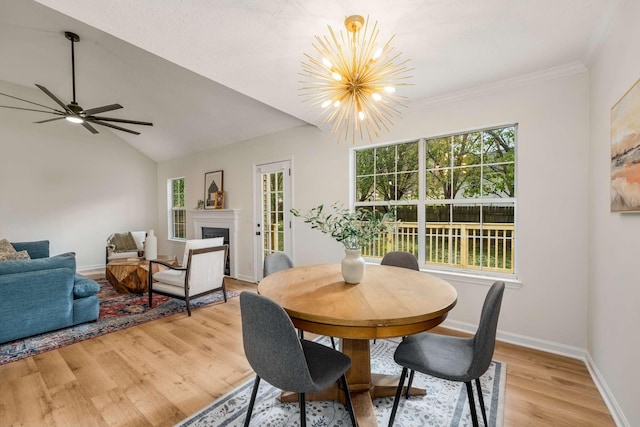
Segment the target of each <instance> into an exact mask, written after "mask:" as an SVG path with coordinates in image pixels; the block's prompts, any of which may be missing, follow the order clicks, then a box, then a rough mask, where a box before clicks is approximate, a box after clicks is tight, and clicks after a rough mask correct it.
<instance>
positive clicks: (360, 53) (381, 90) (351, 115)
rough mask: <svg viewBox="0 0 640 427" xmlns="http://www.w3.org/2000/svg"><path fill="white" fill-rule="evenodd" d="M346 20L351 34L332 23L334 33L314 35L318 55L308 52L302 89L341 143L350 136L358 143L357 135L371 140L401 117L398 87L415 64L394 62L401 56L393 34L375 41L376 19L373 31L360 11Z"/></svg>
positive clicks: (403, 83) (404, 104) (401, 102)
mask: <svg viewBox="0 0 640 427" xmlns="http://www.w3.org/2000/svg"><path fill="white" fill-rule="evenodd" d="M367 21H368V20H367ZM344 25H345V27H346V29H347V33H346V34H345V33H343V32H342V31H340V32H339V37H337V36H336V33H335V32H334V31H333V29H332V28H331V26H328V27H329V33H330V35H331V37H330V38H328V37H327V36H324V37H318V36H316V40H317V42H318V43H317V44H315V43H313V44H312V46H313V47H314V48H315V51H316V53H317V54H318V57H314V56H311V55H308V54H306V53H305V57H306V58H307V59H308V62H305V61H303V62H302V72H301V75H302V76H304V77H305V79H304V80H303V81H301V83H302V87H301V89H300V90H301V91H302V96H303V97H305V98H306V99H305V101H309V102H311V103H312V105H313V106H314V107H319V108H320V109H321V110H320V114H319V119H320V120H322V124H323V125H324V124H330V125H331V126H332V129H331V131H332V132H333V133H336V134H337V135H338V142H340V140H342V139H344V140H345V141H346V140H347V139H348V138H349V137H351V142H352V143H355V139H356V135H359V136H360V139H363V137H364V134H366V135H367V136H368V137H369V141H372V140H373V137H374V135H375V136H376V137H378V136H380V131H381V130H382V129H386V130H387V131H389V126H391V125H393V122H392V121H391V119H392V118H393V117H399V116H400V111H399V110H398V107H400V106H402V107H406V106H407V105H406V99H407V98H406V97H404V96H401V95H398V94H397V92H396V90H397V88H398V87H399V86H407V85H409V84H410V83H407V82H406V81H407V80H408V79H410V78H411V76H408V75H407V73H408V72H409V71H411V70H413V69H412V68H407V67H406V64H407V62H409V59H406V60H403V61H401V62H399V63H397V64H396V63H395V62H396V61H397V60H398V58H399V57H400V55H401V54H400V52H394V48H393V47H392V46H391V41H392V40H393V38H394V37H395V36H392V37H391V38H390V39H389V41H388V42H387V43H385V44H384V45H382V46H381V47H378V46H377V44H376V41H377V38H378V33H379V30H378V23H377V22H376V23H375V24H374V25H373V28H372V29H371V32H369V23H368V22H367V23H366V24H365V20H364V18H363V17H362V16H359V15H353V16H349V17H347V18H346V19H345V21H344ZM363 26H364V29H363Z"/></svg>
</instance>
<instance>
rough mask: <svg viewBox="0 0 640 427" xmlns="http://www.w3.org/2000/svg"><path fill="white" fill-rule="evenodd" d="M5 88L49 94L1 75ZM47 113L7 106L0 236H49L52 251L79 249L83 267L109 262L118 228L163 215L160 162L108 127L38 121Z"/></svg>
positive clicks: (0, 152) (0, 114)
mask: <svg viewBox="0 0 640 427" xmlns="http://www.w3.org/2000/svg"><path fill="white" fill-rule="evenodd" d="M0 92H3V93H7V94H10V95H14V96H17V97H20V98H23V99H28V100H33V101H35V102H41V103H45V102H46V100H45V101H42V100H41V98H40V97H41V96H43V95H42V94H41V93H40V92H39V91H38V90H37V89H36V88H33V89H31V88H27V87H24V86H19V85H14V84H10V83H7V82H3V81H0ZM0 98H2V99H1V100H0V101H1V102H2V104H3V105H19V101H12V100H10V99H8V98H5V97H0ZM25 106H27V107H29V104H26V105H25ZM36 108H38V107H36ZM51 117H53V116H51ZM45 118H49V115H45V114H43V113H33V112H28V111H18V110H10V109H5V108H2V109H0V239H1V238H6V239H8V240H9V241H31V240H45V239H46V240H50V251H51V254H52V255H55V254H59V253H62V252H68V251H73V252H76V254H77V259H76V260H77V265H78V268H79V269H83V268H90V267H96V266H100V265H104V255H105V254H104V252H105V244H106V239H107V237H108V236H109V235H110V234H111V233H113V232H116V231H126V230H140V229H148V228H153V227H154V226H155V224H156V223H157V215H156V212H157V208H156V207H157V199H156V193H155V191H156V181H157V177H156V164H155V162H154V161H152V160H151V159H149V158H148V157H146V156H145V155H143V154H141V153H140V152H139V151H137V150H135V149H133V148H132V147H131V146H130V145H129V144H126V143H125V142H124V141H122V140H121V139H120V138H118V137H117V136H114V134H112V133H111V132H110V131H108V130H106V128H102V127H98V128H99V129H98V130H99V132H100V133H99V134H97V135H92V134H90V133H89V132H88V131H87V130H85V129H84V128H83V127H81V126H72V125H71V124H70V123H67V122H66V121H65V120H61V121H55V122H51V123H44V124H34V123H33V122H34V121H37V120H43V119H45Z"/></svg>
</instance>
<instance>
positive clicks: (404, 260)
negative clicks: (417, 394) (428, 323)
mask: <svg viewBox="0 0 640 427" xmlns="http://www.w3.org/2000/svg"><path fill="white" fill-rule="evenodd" d="M380 265H389V266H392V267H401V268H408V269H409V270H415V271H420V266H419V265H418V260H417V258H416V257H415V255H414V254H412V253H411V252H404V251H392V252H387V253H386V254H384V256H383V257H382V261H380ZM403 339H404V338H403ZM373 342H374V343H375V342H376V340H373ZM414 375H415V371H414V370H413V369H411V370H410V371H409V382H408V384H407V393H406V397H407V398H408V397H409V395H410V394H411V384H413V377H414Z"/></svg>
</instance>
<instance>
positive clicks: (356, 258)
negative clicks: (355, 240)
mask: <svg viewBox="0 0 640 427" xmlns="http://www.w3.org/2000/svg"><path fill="white" fill-rule="evenodd" d="M344 252H345V257H344V258H343V259H342V277H343V278H344V281H345V282H347V283H351V284H357V283H360V282H361V281H362V277H363V276H364V258H362V256H361V252H360V249H346V248H345V250H344Z"/></svg>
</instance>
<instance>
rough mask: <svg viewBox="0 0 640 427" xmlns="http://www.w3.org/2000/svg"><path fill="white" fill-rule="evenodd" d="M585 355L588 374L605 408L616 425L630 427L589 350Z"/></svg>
mask: <svg viewBox="0 0 640 427" xmlns="http://www.w3.org/2000/svg"><path fill="white" fill-rule="evenodd" d="M586 355H587V360H586V362H585V364H586V365H587V369H588V370H589V375H591V378H592V379H593V382H594V383H595V384H596V387H598V391H599V392H600V396H602V399H604V403H605V404H606V405H607V408H609V412H610V413H611V416H612V417H613V421H614V422H615V423H616V426H619V427H631V423H629V420H627V417H625V416H624V413H623V412H622V408H620V405H618V401H617V400H616V398H615V396H614V395H613V393H612V392H611V389H610V388H609V386H608V385H607V383H606V381H605V380H604V378H603V377H602V375H600V371H599V370H598V367H597V366H596V364H595V362H594V361H593V359H592V358H591V354H590V353H589V352H586Z"/></svg>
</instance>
